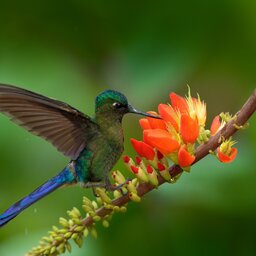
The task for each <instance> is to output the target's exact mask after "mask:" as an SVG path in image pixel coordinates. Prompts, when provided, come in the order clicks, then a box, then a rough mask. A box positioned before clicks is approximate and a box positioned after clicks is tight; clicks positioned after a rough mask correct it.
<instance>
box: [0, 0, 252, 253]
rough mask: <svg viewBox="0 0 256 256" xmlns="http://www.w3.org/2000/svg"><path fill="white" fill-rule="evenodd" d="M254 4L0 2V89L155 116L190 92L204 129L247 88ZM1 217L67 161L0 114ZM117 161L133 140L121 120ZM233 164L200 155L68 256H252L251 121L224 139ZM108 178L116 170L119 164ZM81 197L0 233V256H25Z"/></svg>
mask: <svg viewBox="0 0 256 256" xmlns="http://www.w3.org/2000/svg"><path fill="white" fill-rule="evenodd" d="M255 11H256V2H255V1H225V0H216V1H203V0H201V1H200V0H196V1H167V0H166V1H152V2H149V1H100V0H95V1H81V0H74V1H49V0H45V1H1V3H0V82H3V83H9V84H15V85H19V86H21V87H23V88H26V89H30V90H33V91H36V92H39V93H41V94H44V95H47V96H49V97H53V98H57V99H59V100H62V101H65V102H67V103H69V104H70V105H72V106H74V107H76V108H78V109H80V110H82V111H84V112H86V113H88V114H92V113H93V111H94V98H95V97H96V95H97V94H98V93H99V92H101V91H102V90H104V89H107V88H112V89H117V90H119V91H121V92H123V93H125V94H126V95H127V97H128V99H129V100H130V102H131V103H132V104H133V105H134V106H135V107H137V108H139V109H141V110H149V109H156V108H157V104H158V103H160V102H167V101H168V94H169V92H171V91H175V92H177V93H180V94H184V93H185V92H186V90H187V87H186V85H187V84H189V85H190V87H191V90H192V92H193V93H194V95H196V92H198V93H199V94H200V96H201V98H202V99H204V100H205V101H206V102H207V107H208V125H209V123H210V120H211V119H212V118H213V117H214V116H215V115H216V114H218V113H219V112H221V111H230V112H231V113H235V112H236V111H237V110H238V109H239V108H240V107H241V105H242V104H243V102H244V101H245V100H246V98H247V97H248V96H249V95H250V93H251V92H252V90H253V89H254V88H255V84H256V72H255V68H256V64H255V57H256V15H255ZM0 123H1V125H0V141H1V151H0V174H1V176H0V177H1V178H0V209H1V211H4V210H5V209H6V208H7V207H9V206H10V205H11V204H12V203H14V202H15V201H17V200H18V199H20V198H21V197H23V196H25V195H26V194H28V193H29V192H31V191H32V190H34V189H35V188H36V187H37V186H39V185H40V184H41V183H43V182H44V181H45V180H47V179H48V178H50V177H52V176H53V175H55V174H56V173H57V172H58V171H59V170H61V169H62V168H63V166H64V165H65V164H66V163H67V162H68V159H67V158H65V157H63V156H62V155H61V154H60V153H59V152H57V151H56V150H55V148H53V147H52V146H51V145H50V144H48V143H47V142H45V141H43V140H42V139H40V138H38V137H35V136H33V135H31V134H29V133H28V132H26V131H24V130H23V129H21V128H20V127H18V126H16V125H14V124H13V123H11V122H10V121H8V119H7V118H6V117H4V116H2V115H1V116H0ZM124 131H125V135H126V139H125V148H126V149H125V153H126V154H130V155H134V152H133V151H132V148H131V146H130V143H129V138H130V137H135V138H140V137H141V130H140V128H139V125H138V117H136V116H131V115H130V116H126V117H125V119H124ZM235 139H236V140H238V141H239V143H238V145H237V147H238V150H239V155H238V157H237V159H236V160H235V162H233V163H232V164H227V165H224V164H221V163H218V162H217V161H216V160H215V159H214V158H213V157H207V158H206V159H204V160H203V161H201V162H199V163H198V164H197V165H196V166H194V167H193V169H192V172H191V174H184V176H183V177H182V178H181V179H180V180H179V182H178V183H176V184H174V185H164V186H163V187H161V188H160V189H159V190H158V191H154V192H152V193H151V194H149V195H147V196H146V197H145V199H144V200H143V201H142V203H140V204H135V203H132V204H131V205H130V206H129V208H128V212H127V213H126V214H120V215H118V214H117V215H116V216H115V217H114V219H113V221H112V222H111V225H110V228H109V229H107V230H106V229H103V228H99V238H98V239H97V241H95V240H93V239H88V240H86V243H85V244H84V246H83V248H82V249H76V246H74V251H73V253H72V255H75V256H80V255H106V256H108V255H111V256H113V255H120V254H121V255H124V256H126V255H134V256H137V255H156V254H159V255H164V254H170V255H255V254H256V238H255V229H256V186H255V179H256V168H255V162H254V161H255V156H256V120H255V116H254V117H253V118H252V119H251V121H250V128H249V129H247V130H245V131H241V132H240V133H239V134H237V135H236V136H235ZM116 168H118V169H124V167H123V165H122V163H121V161H120V162H119V163H118V164H117V167H116ZM83 195H87V196H89V197H91V196H92V195H91V191H89V190H84V189H81V188H80V187H72V188H67V189H60V190H58V191H56V192H54V193H53V194H51V195H49V196H48V197H46V198H44V199H43V200H41V201H39V202H38V203H36V204H35V205H33V206H32V207H30V208H28V209H27V210H26V211H24V213H22V214H21V215H19V216H18V217H17V218H16V219H14V220H13V221H11V222H10V223H9V224H8V225H7V226H5V227H4V228H3V229H1V230H0V255H1V256H13V255H15V256H19V255H24V253H25V252H26V251H28V250H29V249H30V248H31V247H32V246H34V245H37V242H38V240H39V239H40V238H41V237H42V236H43V235H45V234H46V233H47V231H48V230H49V229H50V227H51V225H53V224H57V222H58V217H60V216H63V217H65V211H66V210H68V209H71V208H72V207H73V206H77V207H79V206H80V205H81V199H82V196H83Z"/></svg>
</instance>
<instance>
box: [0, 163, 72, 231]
mask: <svg viewBox="0 0 256 256" xmlns="http://www.w3.org/2000/svg"><path fill="white" fill-rule="evenodd" d="M73 182H75V176H74V174H73V172H72V171H71V170H70V169H69V166H67V167H65V168H64V169H63V170H62V171H61V172H60V173H59V174H58V175H57V176H55V177H53V178H51V179H50V180H48V181H46V182H45V183H44V184H43V185H41V186H40V187H39V188H37V189H36V190H34V191H33V192H32V193H31V194H29V195H28V196H26V197H24V198H23V199H21V200H19V201H18V202H16V203H15V204H14V205H12V206H11V207H10V208H8V209H7V210H6V211H5V212H4V213H2V214H1V215H0V227H2V226H4V225H5V224H6V223H7V222H9V221H10V220H11V219H13V218H15V217H16V216H17V215H18V214H19V213H20V212H22V211H23V210H24V209H26V208H27V207H28V206H30V205H31V204H33V203H35V202H36V201H38V200H39V199H41V198H43V197H45V196H46V195H48V194H49V193H51V192H52V191H54V190H55V189H57V188H58V187H61V186H63V185H65V184H67V185H68V184H71V183H73Z"/></svg>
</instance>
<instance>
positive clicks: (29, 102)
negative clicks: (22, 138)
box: [0, 84, 98, 160]
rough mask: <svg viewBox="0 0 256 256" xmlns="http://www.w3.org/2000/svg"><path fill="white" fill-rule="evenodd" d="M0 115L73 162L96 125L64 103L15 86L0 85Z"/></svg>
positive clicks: (95, 128)
mask: <svg viewBox="0 0 256 256" xmlns="http://www.w3.org/2000/svg"><path fill="white" fill-rule="evenodd" d="M0 112H2V113H4V114H5V115H7V116H9V117H10V118H11V120H12V121H14V122H15V123H17V124H19V125H21V126H22V127H24V128H25V129H27V130H28V131H30V132H31V133H33V134H35V135H38V136H40V137H42V138H44V139H46V140H47V141H49V142H51V143H52V144H53V145H54V146H55V147H56V148H57V149H58V150H59V151H61V152H62V153H63V154H64V155H66V156H69V157H70V158H71V159H73V160H74V159H76V158H77V157H78V156H79V154H80V152H81V151H82V150H83V148H84V147H85V145H86V143H87V141H88V140H89V139H90V138H92V136H94V135H95V134H96V132H97V130H98V126H97V124H96V123H94V122H93V120H92V119H91V118H90V117H89V116H86V115H84V114H83V113H81V112H80V111H78V110H76V109H75V108H73V107H71V106H69V105H68V104H66V103H63V102H61V101H57V100H54V99H50V98H47V97H44V96H42V95H40V94H37V93H33V92H30V91H28V90H24V89H21V88H18V87H15V86H11V85H5V84H0Z"/></svg>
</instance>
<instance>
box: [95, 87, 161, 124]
mask: <svg viewBox="0 0 256 256" xmlns="http://www.w3.org/2000/svg"><path fill="white" fill-rule="evenodd" d="M95 113H96V116H105V117H109V118H114V119H117V120H119V121H121V120H122V118H123V116H124V115H125V114H128V113H134V114H138V115H143V116H149V117H153V118H158V119H160V117H158V116H154V115H150V114H147V113H144V112H142V111H139V110H137V109H135V108H134V107H132V106H131V105H130V104H129V103H128V100H127V98H126V97H125V96H124V95H123V94H122V93H120V92H117V91H113V90H106V91H104V92H102V93H101V94H99V95H98V96H97V97H96V101H95Z"/></svg>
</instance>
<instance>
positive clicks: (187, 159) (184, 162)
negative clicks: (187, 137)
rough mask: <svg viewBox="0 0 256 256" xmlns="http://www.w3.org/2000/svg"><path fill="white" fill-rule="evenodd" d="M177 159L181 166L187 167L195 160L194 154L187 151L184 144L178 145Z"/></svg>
mask: <svg viewBox="0 0 256 256" xmlns="http://www.w3.org/2000/svg"><path fill="white" fill-rule="evenodd" d="M178 161H179V165H180V166H181V167H188V166H190V165H191V164H192V163H193V162H194V161H195V156H194V155H193V154H191V153H190V152H188V151H187V149H186V145H183V146H181V147H180V149H179V152H178Z"/></svg>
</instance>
